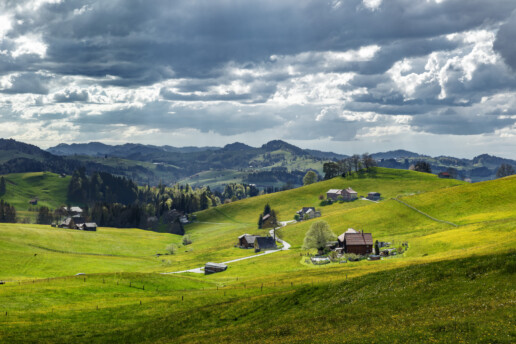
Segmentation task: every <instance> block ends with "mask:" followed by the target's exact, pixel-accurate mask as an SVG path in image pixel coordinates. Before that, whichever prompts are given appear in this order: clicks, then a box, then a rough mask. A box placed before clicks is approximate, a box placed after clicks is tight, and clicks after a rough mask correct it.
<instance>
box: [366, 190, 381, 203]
mask: <svg viewBox="0 0 516 344" xmlns="http://www.w3.org/2000/svg"><path fill="white" fill-rule="evenodd" d="M380 197H381V194H380V193H379V192H374V191H373V192H370V193H368V194H367V199H368V200H371V201H379V200H380Z"/></svg>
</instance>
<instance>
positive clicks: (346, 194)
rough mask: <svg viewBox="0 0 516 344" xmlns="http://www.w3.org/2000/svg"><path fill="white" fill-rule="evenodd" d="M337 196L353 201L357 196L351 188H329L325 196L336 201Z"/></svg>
mask: <svg viewBox="0 0 516 344" xmlns="http://www.w3.org/2000/svg"><path fill="white" fill-rule="evenodd" d="M339 197H342V199H343V200H345V201H353V200H355V199H357V198H358V195H357V192H356V191H355V190H353V189H352V188H347V189H343V190H341V189H330V190H328V191H327V192H326V198H328V199H332V200H334V201H336V200H337V199H338V198H339Z"/></svg>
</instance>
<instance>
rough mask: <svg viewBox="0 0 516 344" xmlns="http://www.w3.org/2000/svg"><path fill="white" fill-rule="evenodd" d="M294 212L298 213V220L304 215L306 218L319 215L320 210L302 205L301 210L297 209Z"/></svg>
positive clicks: (302, 218) (303, 217)
mask: <svg viewBox="0 0 516 344" xmlns="http://www.w3.org/2000/svg"><path fill="white" fill-rule="evenodd" d="M296 214H298V215H299V220H300V221H302V220H304V219H305V216H306V217H307V218H308V219H313V218H314V217H320V216H321V212H319V211H315V208H314V207H303V208H302V209H301V210H298V211H297V212H296Z"/></svg>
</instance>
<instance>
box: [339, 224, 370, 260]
mask: <svg viewBox="0 0 516 344" xmlns="http://www.w3.org/2000/svg"><path fill="white" fill-rule="evenodd" d="M338 243H339V247H341V248H343V249H344V252H345V253H354V254H359V255H364V254H371V253H373V235H372V234H371V233H363V232H357V231H355V230H354V229H352V228H350V229H348V230H347V231H346V232H345V233H342V234H341V235H339V236H338Z"/></svg>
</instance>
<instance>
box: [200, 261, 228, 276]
mask: <svg viewBox="0 0 516 344" xmlns="http://www.w3.org/2000/svg"><path fill="white" fill-rule="evenodd" d="M227 268H228V266H227V265H226V264H222V263H211V262H208V263H206V265H204V274H205V275H211V274H214V273H217V272H222V271H226V269H227Z"/></svg>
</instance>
